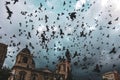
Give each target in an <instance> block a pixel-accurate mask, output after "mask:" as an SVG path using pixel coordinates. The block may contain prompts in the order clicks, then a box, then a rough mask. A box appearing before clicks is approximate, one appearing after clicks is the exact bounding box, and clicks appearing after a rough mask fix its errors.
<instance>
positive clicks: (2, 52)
mask: <svg viewBox="0 0 120 80" xmlns="http://www.w3.org/2000/svg"><path fill="white" fill-rule="evenodd" d="M7 47H8V46H7V45H5V44H3V43H0V69H1V68H2V66H3V63H4V60H5V57H6V54H7Z"/></svg>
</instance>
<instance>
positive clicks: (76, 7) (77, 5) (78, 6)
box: [75, 0, 86, 10]
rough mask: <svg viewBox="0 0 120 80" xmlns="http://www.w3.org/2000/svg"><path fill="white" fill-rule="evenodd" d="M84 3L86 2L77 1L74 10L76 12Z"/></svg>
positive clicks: (84, 0) (82, 0) (83, 0)
mask: <svg viewBox="0 0 120 80" xmlns="http://www.w3.org/2000/svg"><path fill="white" fill-rule="evenodd" d="M85 3H86V0H79V1H77V3H76V5H75V9H76V10H78V9H80V8H81V7H82V5H83V4H85Z"/></svg>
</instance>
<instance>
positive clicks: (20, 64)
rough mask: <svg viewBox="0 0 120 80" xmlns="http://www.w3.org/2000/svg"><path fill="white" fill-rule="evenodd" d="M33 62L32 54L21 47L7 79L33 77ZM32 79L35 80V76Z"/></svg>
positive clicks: (20, 79) (26, 79) (19, 79)
mask: <svg viewBox="0 0 120 80" xmlns="http://www.w3.org/2000/svg"><path fill="white" fill-rule="evenodd" d="M34 69H35V62H34V60H33V55H32V54H31V53H30V51H29V49H28V48H24V49H22V50H21V51H20V52H19V53H18V55H17V57H16V62H15V65H14V66H13V67H12V72H11V75H10V77H9V78H8V80H31V77H32V78H34V74H33V73H34V72H33V71H34ZM32 80H36V79H35V78H34V79H32Z"/></svg>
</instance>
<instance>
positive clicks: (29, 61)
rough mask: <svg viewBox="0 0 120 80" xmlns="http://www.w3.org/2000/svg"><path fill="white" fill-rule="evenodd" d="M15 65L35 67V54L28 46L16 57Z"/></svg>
mask: <svg viewBox="0 0 120 80" xmlns="http://www.w3.org/2000/svg"><path fill="white" fill-rule="evenodd" d="M14 66H20V67H24V68H30V69H34V68H35V62H34V60H33V55H32V54H31V53H30V51H29V49H28V48H24V49H22V50H21V51H20V52H19V53H18V55H17V57H16V63H15V65H14Z"/></svg>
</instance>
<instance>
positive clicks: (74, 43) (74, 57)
mask: <svg viewBox="0 0 120 80" xmlns="http://www.w3.org/2000/svg"><path fill="white" fill-rule="evenodd" d="M45 1H46V2H47V0H45ZM17 3H19V0H12V1H6V4H5V8H6V12H7V14H8V16H7V18H6V19H8V20H9V21H10V24H12V21H11V17H13V14H14V12H13V11H11V10H10V8H9V5H11V4H17ZM71 3H72V1H69V4H70V5H69V8H70V7H71ZM95 3H96V2H95V1H93V3H91V4H86V5H85V4H83V5H82V8H81V9H79V10H77V11H75V10H74V11H72V12H69V11H68V9H65V8H64V10H65V11H67V15H66V13H64V11H63V12H61V13H58V14H57V16H56V20H53V23H51V25H52V26H50V25H47V24H48V23H49V21H51V20H52V19H50V15H46V14H45V15H44V16H42V17H40V16H39V15H38V14H40V13H42V12H44V11H47V8H44V5H43V4H42V3H40V5H39V8H38V9H36V10H34V12H32V13H29V11H21V15H22V16H24V19H25V25H24V24H23V23H22V22H19V23H18V24H19V26H18V34H13V36H11V37H10V44H8V47H17V50H16V51H13V52H12V53H13V54H16V53H18V52H19V51H20V50H21V49H20V48H19V46H20V45H21V44H22V42H21V41H20V42H18V43H15V42H14V38H18V37H21V36H22V37H24V38H25V39H26V40H31V38H32V37H33V36H34V35H35V36H36V37H37V39H38V40H37V41H38V42H37V41H36V42H35V43H33V42H32V41H31V42H29V43H28V44H26V45H25V46H26V47H29V48H31V50H32V51H34V50H35V48H36V45H37V46H40V47H42V49H45V50H46V53H48V54H50V53H49V52H50V51H51V50H53V51H56V50H57V51H58V52H62V51H63V52H65V54H64V53H61V54H62V55H60V56H57V55H56V54H55V53H52V54H54V57H56V58H57V59H58V61H60V60H63V59H65V57H66V58H67V59H68V60H69V61H70V62H71V64H72V65H73V66H74V67H79V68H81V69H82V70H88V69H89V66H90V65H94V68H93V71H94V72H97V73H100V72H101V70H102V67H103V66H104V65H102V62H101V63H95V61H92V62H93V63H92V62H90V59H91V60H92V58H93V57H94V56H97V55H99V54H97V53H93V52H90V51H91V50H92V49H94V50H97V51H100V50H101V49H102V47H101V46H99V45H98V46H97V47H96V46H95V45H94V43H93V41H92V40H93V38H94V32H95V30H89V32H87V31H86V29H87V28H90V27H91V26H89V24H88V23H86V22H83V21H84V20H85V17H84V16H82V17H81V15H80V13H84V12H87V10H89V9H90V8H91V7H92V6H93V5H94V4H95ZM24 5H26V6H27V1H24ZM66 5H68V3H67V2H66V1H64V2H63V5H62V6H63V7H64V6H66ZM86 6H87V9H85V8H86ZM111 7H112V5H111ZM54 8H55V7H54V6H52V7H51V10H54ZM102 13H104V12H101V13H100V14H99V15H98V16H101V15H102ZM109 13H110V11H109ZM62 16H66V17H65V18H66V19H67V20H68V21H70V22H71V23H67V22H65V23H66V24H65V27H63V26H61V24H60V25H58V26H56V24H57V22H59V21H61V17H62ZM109 16H110V17H112V14H109ZM33 17H34V18H36V20H38V22H42V21H44V23H45V24H46V26H45V30H44V31H42V32H40V31H39V30H37V29H36V26H35V25H34V22H35V21H34V20H33V19H32V18H33ZM77 17H79V18H81V19H77ZM81 20H83V21H81ZM94 21H95V25H96V26H95V27H96V28H98V29H99V31H102V30H104V27H102V26H101V25H99V24H98V22H99V20H97V19H94ZM118 21H119V16H117V17H116V18H115V19H114V20H110V21H108V22H107V25H108V26H105V28H106V29H108V30H109V29H111V28H112V29H113V30H115V29H116V27H111V25H112V23H113V22H118ZM72 23H75V24H76V26H75V27H74V28H72V29H73V30H72V32H68V33H66V30H67V29H68V28H71V27H72ZM29 24H32V25H29ZM28 27H30V28H31V29H30V30H27V28H28ZM39 27H40V26H39ZM56 27H57V28H58V31H55V28H56ZM0 29H2V27H0ZM32 31H35V33H34V34H33V33H32ZM48 35H49V36H48ZM101 35H102V37H103V38H107V39H109V38H110V37H111V35H110V34H106V33H104V32H103V33H101ZM3 36H7V33H6V34H4V35H3ZM3 36H2V37H3ZM118 36H119V37H120V35H118ZM2 37H0V39H2ZM66 37H69V38H68V39H69V41H70V42H71V43H70V44H69V45H67V46H66V45H64V44H63V42H61V41H62V40H64V39H65V38H66ZM55 40H58V41H57V44H59V45H60V46H62V47H57V46H58V45H57V44H56V43H54V42H52V41H55ZM80 41H81V42H80ZM51 42H52V43H54V45H53V47H50V46H51V45H49V44H50V43H51ZM95 42H99V44H101V45H108V46H111V47H112V49H111V50H110V51H109V52H108V53H107V54H117V51H118V50H119V48H120V46H117V47H116V45H115V44H114V43H109V42H106V43H105V42H104V41H102V40H100V38H99V36H98V37H97V40H96V41H95ZM81 46H82V47H81ZM56 47H57V48H56ZM76 47H77V48H78V49H79V50H76V49H75V48H76ZM71 48H73V49H75V51H73V52H71V50H70V49H71ZM81 49H83V50H85V52H86V53H84V54H82V50H81ZM89 49H91V50H89ZM34 52H35V51H34ZM9 53H11V52H8V56H7V57H10V58H13V55H9ZM35 53H36V52H35ZM39 54H43V53H42V51H40V50H39V51H38V52H37V54H36V55H35V58H41V57H40V56H37V55H39ZM104 54H105V53H104ZM87 55H91V56H92V57H91V58H89V57H88V56H87ZM100 55H101V56H103V54H100ZM43 58H44V59H46V61H47V63H46V64H48V63H50V62H51V61H49V60H50V59H49V58H50V57H49V55H45V56H43ZM119 58H120V55H119V56H118V59H119ZM12 62H14V59H13V60H12ZM81 62H82V63H81ZM56 63H57V62H54V61H53V62H52V64H53V65H56ZM106 64H109V63H106ZM116 66H117V65H116V64H115V63H113V66H112V67H113V68H115V67H116Z"/></svg>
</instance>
